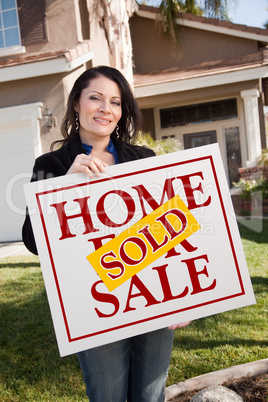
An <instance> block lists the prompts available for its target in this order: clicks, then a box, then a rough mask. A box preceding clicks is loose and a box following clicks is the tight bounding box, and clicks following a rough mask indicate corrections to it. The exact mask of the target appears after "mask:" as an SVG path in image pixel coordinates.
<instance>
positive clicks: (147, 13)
mask: <svg viewBox="0 0 268 402" xmlns="http://www.w3.org/2000/svg"><path fill="white" fill-rule="evenodd" d="M156 14H157V9H156V8H154V7H148V6H144V5H141V6H139V8H138V9H136V12H135V13H134V15H133V16H132V18H131V19H130V30H131V38H132V46H133V62H134V85H135V94H136V97H137V100H138V103H139V106H140V108H141V109H142V111H143V115H144V120H145V130H146V131H149V132H151V133H153V135H154V136H155V137H156V138H157V139H160V138H165V137H168V136H172V137H176V138H177V139H178V140H179V141H180V142H181V144H182V145H183V147H184V148H185V149H186V148H192V147H196V146H199V145H204V144H209V143H213V142H218V144H219V147H220V151H221V155H222V159H223V163H224V167H225V171H226V175H227V178H228V180H229V184H230V187H232V183H233V182H235V181H238V180H239V172H238V168H241V167H251V166H254V165H255V164H256V158H257V157H258V156H259V155H260V154H261V149H262V148H266V147H267V143H266V141H267V139H266V127H265V116H264V106H265V105H268V47H267V44H268V30H266V29H260V28H253V27H248V26H244V25H238V24H233V23H231V22H226V21H219V20H214V19H208V18H205V17H202V16H196V15H192V14H183V15H182V16H181V15H179V14H178V18H177V24H178V27H179V29H180V43H179V44H177V46H176V49H174V47H173V45H172V43H171V41H170V39H169V38H168V37H166V36H163V35H160V34H159V33H158V32H157V29H156V24H155V19H156Z"/></svg>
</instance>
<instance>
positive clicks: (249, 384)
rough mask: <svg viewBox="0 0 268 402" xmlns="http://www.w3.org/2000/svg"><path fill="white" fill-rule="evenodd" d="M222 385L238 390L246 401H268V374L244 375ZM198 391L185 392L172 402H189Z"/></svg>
mask: <svg viewBox="0 0 268 402" xmlns="http://www.w3.org/2000/svg"><path fill="white" fill-rule="evenodd" d="M221 385H223V386H224V387H227V388H229V389H231V390H233V391H234V392H236V393H237V394H238V395H240V396H241V397H242V398H243V401H244V402H267V401H268V374H262V375H258V376H256V377H244V378H240V379H239V380H232V381H227V382H225V383H223V384H221ZM197 392H198V391H193V392H185V393H183V394H181V395H178V396H177V397H175V398H174V399H172V402H189V401H190V399H191V397H192V396H193V395H194V394H196V393H197Z"/></svg>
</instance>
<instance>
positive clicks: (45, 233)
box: [25, 144, 255, 356]
mask: <svg viewBox="0 0 268 402" xmlns="http://www.w3.org/2000/svg"><path fill="white" fill-rule="evenodd" d="M25 193H26V198H27V204H28V206H29V212H30V216H31V221H32V225H33V229H34V233H35V238H36V243H37V248H38V253H39V256H40V262H41V267H42V272H43V276H44V281H45V286H46V291H47V295H48V300H49V304H50V309H51V314H52V318H53V323H54V327H55V332H56V337H57V341H58V346H59V350H60V354H61V356H64V355H68V354H72V353H75V352H78V351H81V350H84V349H88V348H92V347H95V346H99V345H102V344H106V343H110V342H113V341H116V340H119V339H123V338H127V337H130V336H134V335H137V334H141V333H145V332H148V331H152V330H155V329H159V328H163V327H166V326H169V325H172V324H175V323H180V322H184V321H188V320H194V319H197V318H201V317H205V316H208V315H212V314H216V313H220V312H223V311H227V310H231V309H235V308H238V307H242V306H246V305H249V304H253V303H255V298H254V294H253V290H252V285H251V282H250V277H249V273H248V269H247V264H246V260H245V256H244V252H243V248H242V243H241V239H240V235H239V231H238V227H237V223H236V218H235V214H234V210H233V207H232V202H231V198H230V195H229V189H228V185H227V181H226V178H225V173H224V168H223V165H222V162H221V157H220V152H219V149H218V145H217V144H213V145H208V146H204V147H199V148H195V149H190V150H186V151H179V152H176V153H172V154H166V155H161V156H157V157H151V158H148V159H143V160H139V161H134V162H128V163H125V164H121V165H114V166H110V167H108V168H107V169H106V173H105V174H103V175H102V176H101V177H100V178H96V179H94V180H90V179H89V178H87V177H86V176H85V175H84V174H73V175H66V176H61V177H57V178H53V179H48V180H43V181H38V182H34V183H29V184H27V185H26V186H25ZM177 196H179V197H177ZM174 197H175V198H174ZM173 199H174V200H175V201H176V202H177V199H179V201H178V202H181V201H180V200H182V201H183V203H184V205H185V208H186V207H187V208H186V210H187V211H188V212H189V211H190V215H191V216H192V221H191V225H197V226H195V227H194V226H192V228H193V230H192V232H191V233H190V234H189V233H188V234H187V235H185V236H184V237H183V238H182V239H181V240H179V241H180V242H179V243H178V244H177V245H176V246H175V247H173V246H172V247H173V248H171V249H169V248H163V252H164V251H165V252H164V254H162V255H160V257H159V258H157V259H155V258H152V259H151V261H152V262H151V263H150V264H149V265H147V266H145V267H143V269H141V270H138V269H137V270H136V271H135V272H138V273H137V274H135V275H134V273H133V276H131V275H129V277H128V278H127V280H124V281H122V283H120V284H119V286H117V287H116V288H115V289H113V290H111V291H109V290H108V288H107V286H106V285H105V283H103V281H102V280H101V279H100V277H99V276H98V274H97V272H96V271H95V269H94V268H93V266H92V265H91V263H90V262H89V261H90V255H91V254H92V253H94V252H95V251H96V250H97V249H99V248H100V247H102V246H105V247H106V254H105V255H104V256H103V258H102V261H105V262H106V264H107V265H109V266H110V267H112V271H111V272H112V273H113V274H110V277H111V278H118V276H119V275H121V274H122V272H123V271H124V267H123V265H120V264H121V262H119V261H118V260H117V259H116V258H117V257H115V253H114V251H113V247H114V246H112V244H113V243H112V239H114V238H115V239H116V238H117V236H119V235H120V234H122V233H123V232H124V233H127V231H126V230H127V229H128V228H131V227H132V228H133V225H134V224H136V227H137V228H138V229H139V233H141V234H142V236H143V239H144V240H145V237H146V239H147V240H149V243H148V242H147V243H148V244H149V245H151V248H152V249H153V248H154V250H153V251H155V250H156V249H157V251H159V249H160V248H161V246H162V244H163V245H165V246H166V245H167V243H168V241H171V237H172V239H173V238H175V237H176V233H178V234H181V233H182V231H183V230H182V228H181V229H180V230H177V231H176V229H175V223H176V219H177V220H178V217H179V218H180V217H182V216H187V218H183V219H182V218H180V219H181V222H180V223H181V225H182V222H183V220H185V219H186V220H185V222H186V221H187V220H188V219H190V218H189V217H188V215H187V213H186V212H185V211H184V212H183V213H182V212H181V215H179V213H177V212H176V211H178V207H176V205H179V204H174V205H175V207H174V205H173V204H172V205H173V207H172V208H173V209H172V210H168V212H165V213H162V215H161V219H160V218H158V221H159V220H160V227H161V228H162V227H163V229H161V230H160V229H159V225H158V226H157V228H158V229H157V230H158V234H157V233H156V231H157V230H155V231H153V229H152V228H153V226H151V228H150V229H148V226H146V227H144V226H142V222H144V218H145V217H146V216H147V214H148V216H151V215H153V214H152V211H157V210H159V207H161V206H162V204H165V205H167V207H166V208H169V207H168V203H167V201H168V200H172V202H173ZM176 208H177V209H176ZM160 209H161V208H160ZM165 211H167V210H165ZM150 214H151V215H150ZM168 214H169V215H168ZM172 215H173V218H174V216H175V215H176V216H175V218H176V219H175V218H174V220H172V219H171V218H172ZM156 220H157V219H156ZM168 222H169V223H170V225H171V226H169V228H168ZM158 223H159V222H158ZM186 223H187V222H186ZM172 225H173V226H172ZM134 227H135V225H134ZM190 227H191V226H190ZM167 228H168V229H169V230H168V231H166V232H165V229H167ZM129 230H130V229H129ZM142 236H141V237H142ZM157 236H158V237H157ZM161 236H162V237H161ZM118 238H119V237H118ZM135 239H136V244H135ZM131 240H133V242H132V246H133V244H134V246H133V247H134V248H133V247H132V249H128V248H127V246H128V244H127V243H130V240H129V241H128V240H127V237H126V241H125V242H124V248H123V249H122V247H123V246H122V247H121V249H120V250H119V254H118V255H121V257H122V260H125V261H128V262H129V263H130V267H128V268H127V270H128V272H129V270H131V264H132V265H135V264H136V263H138V262H139V261H142V260H143V259H144V256H145V254H146V253H147V251H146V253H145V251H144V250H145V249H143V248H144V247H145V246H144V245H143V240H142V239H139V241H138V240H137V237H136V236H132V237H131ZM108 242H111V243H110V244H111V249H110V245H109V246H108ZM115 242H116V241H115ZM148 244H147V249H146V250H149V246H148ZM105 247H103V248H104V249H105ZM107 247H108V252H107ZM135 247H136V248H135ZM166 250H168V251H166ZM143 251H144V255H143ZM149 251H150V250H149ZM149 251H148V252H149ZM151 251H152V250H151ZM109 253H110V254H109ZM131 253H132V254H131ZM133 253H134V254H133ZM160 254H161V252H160ZM146 256H147V254H146ZM157 256H158V254H157ZM88 257H89V258H88ZM118 258H119V257H118ZM131 261H132V263H131ZM133 261H134V263H133ZM113 264H114V265H113ZM93 265H94V264H93ZM104 267H105V264H104Z"/></svg>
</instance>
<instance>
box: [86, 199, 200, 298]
mask: <svg viewBox="0 0 268 402" xmlns="http://www.w3.org/2000/svg"><path fill="white" fill-rule="evenodd" d="M200 227H201V226H200V225H199V223H198V222H197V221H196V219H195V218H194V216H193V215H192V213H191V212H190V211H189V209H188V208H187V207H186V205H185V203H184V202H183V201H182V199H181V198H180V196H179V195H176V196H175V197H173V198H172V199H170V200H169V201H167V202H165V203H164V204H163V205H161V206H160V207H159V208H157V209H155V210H154V211H152V212H151V213H150V214H148V215H146V216H145V217H144V218H142V219H141V220H139V221H138V222H136V223H135V224H134V225H132V226H131V227H129V228H128V229H126V230H125V231H124V232H122V233H120V234H119V235H118V236H116V237H115V238H114V239H112V240H110V241H109V242H108V243H106V244H104V245H103V246H102V247H100V248H99V249H98V250H96V251H94V252H93V253H92V254H90V255H89V256H87V259H88V261H89V262H90V264H91V265H92V266H93V268H94V269H95V271H96V272H97V273H98V274H99V276H100V278H101V279H102V281H103V282H104V283H105V285H106V286H107V288H108V289H109V290H110V291H112V290H114V289H116V288H117V287H118V286H120V285H121V284H122V283H124V282H125V281H127V280H128V279H130V278H131V277H132V276H133V275H135V274H137V273H138V272H139V271H141V270H142V269H144V268H145V267H147V266H148V265H150V264H151V263H152V262H154V261H155V260H157V259H158V258H159V257H161V256H162V255H163V254H164V253H166V252H168V251H169V250H170V249H172V248H173V247H175V246H176V245H177V244H179V243H181V242H182V241H183V240H185V239H186V238H187V237H189V236H191V234H193V233H195V232H196V231H197V230H199V229H200Z"/></svg>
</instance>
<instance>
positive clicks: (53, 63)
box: [0, 41, 93, 82]
mask: <svg viewBox="0 0 268 402" xmlns="http://www.w3.org/2000/svg"><path fill="white" fill-rule="evenodd" d="M92 58H93V51H92V50H91V42H90V41H84V42H81V43H79V44H78V45H77V46H75V47H73V48H70V49H62V50H58V51H54V52H46V53H36V54H30V55H19V56H13V57H8V58H4V59H0V72H1V73H0V82H5V81H12V80H17V79H18V77H19V78H20V79H23V78H32V77H39V76H42V75H48V74H55V73H60V72H68V71H72V70H73V69H75V68H77V67H78V66H80V65H82V64H84V63H85V62H87V61H89V60H91V59H92Z"/></svg>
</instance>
